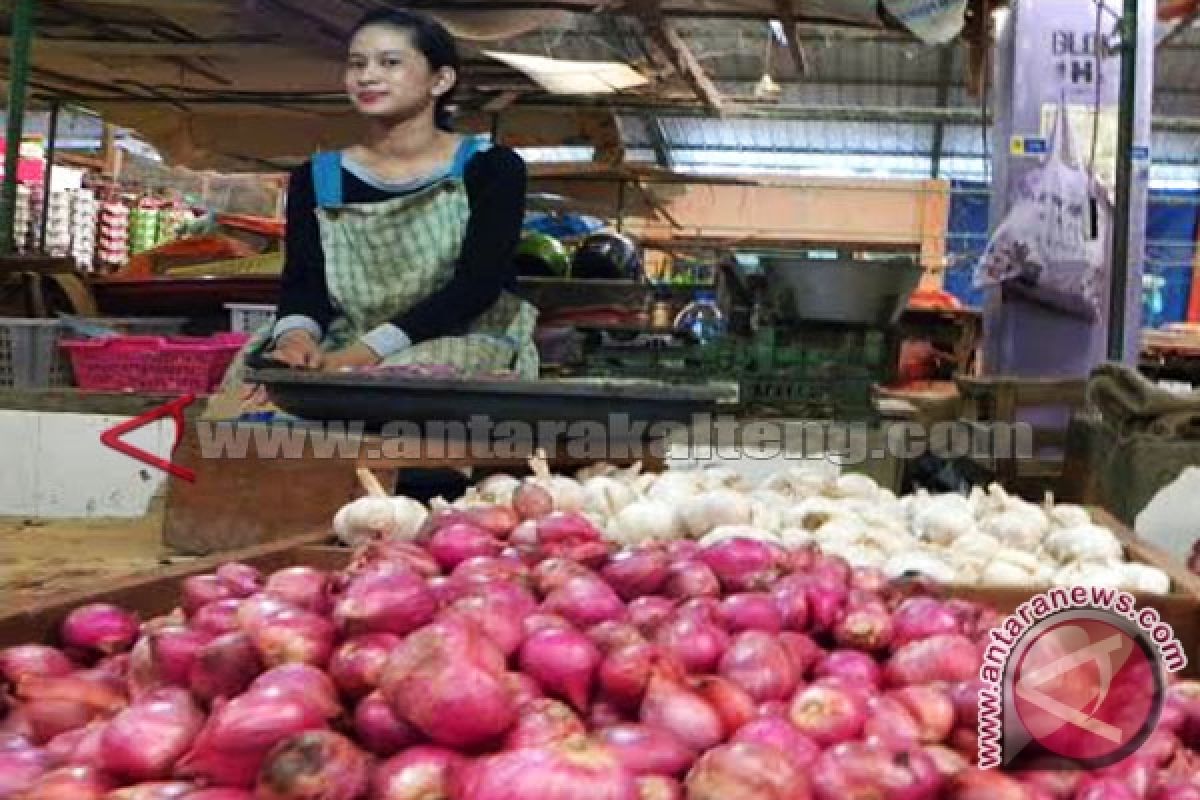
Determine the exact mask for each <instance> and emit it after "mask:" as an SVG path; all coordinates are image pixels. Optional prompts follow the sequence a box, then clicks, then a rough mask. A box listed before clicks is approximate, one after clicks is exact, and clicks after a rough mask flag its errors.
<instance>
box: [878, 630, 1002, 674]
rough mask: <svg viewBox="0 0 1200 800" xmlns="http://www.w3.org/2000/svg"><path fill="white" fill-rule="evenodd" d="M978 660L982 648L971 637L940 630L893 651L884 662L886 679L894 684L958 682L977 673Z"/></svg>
mask: <svg viewBox="0 0 1200 800" xmlns="http://www.w3.org/2000/svg"><path fill="white" fill-rule="evenodd" d="M979 664H980V653H979V650H978V649H977V648H976V647H975V644H974V643H973V642H972V641H971V640H970V639H968V638H967V637H965V636H962V635H960V634H952V633H949V634H937V635H935V636H931V637H929V638H927V639H921V640H919V641H915V642H909V643H908V644H906V645H904V646H903V647H901V648H899V649H898V650H896V651H895V652H894V653H892V657H891V658H889V659H888V661H887V664H886V665H885V666H884V679H885V680H886V681H887V683H888V684H889V685H891V686H913V685H919V684H924V683H935V682H945V683H955V682H958V681H965V680H970V679H971V678H973V677H975V676H976V675H978V674H979Z"/></svg>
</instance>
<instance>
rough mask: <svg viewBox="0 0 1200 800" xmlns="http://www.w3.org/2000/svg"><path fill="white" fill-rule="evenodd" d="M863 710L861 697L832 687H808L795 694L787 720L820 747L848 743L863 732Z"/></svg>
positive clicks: (864, 709)
mask: <svg viewBox="0 0 1200 800" xmlns="http://www.w3.org/2000/svg"><path fill="white" fill-rule="evenodd" d="M865 714H866V708H865V707H864V701H863V698H862V696H861V695H860V694H858V693H857V692H853V691H850V690H847V689H842V688H837V687H832V686H808V687H805V688H803V689H801V690H800V691H799V692H797V693H796V696H795V698H793V699H792V707H791V709H790V711H789V712H788V719H789V720H790V721H791V723H792V724H793V725H794V726H796V728H797V729H798V730H799V731H800V732H801V733H803V734H804V735H806V736H808V737H809V738H811V739H812V740H813V741H815V742H816V743H817V744H819V745H821V746H822V747H828V746H830V745H834V744H838V743H841V742H846V741H849V740H850V739H853V738H855V737H857V736H858V735H859V734H860V733H861V732H862V729H863V724H864V722H865V721H866V720H865Z"/></svg>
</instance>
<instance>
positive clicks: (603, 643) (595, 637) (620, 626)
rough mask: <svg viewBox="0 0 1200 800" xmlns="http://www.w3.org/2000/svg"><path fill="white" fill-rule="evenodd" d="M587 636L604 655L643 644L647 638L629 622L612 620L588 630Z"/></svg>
mask: <svg viewBox="0 0 1200 800" xmlns="http://www.w3.org/2000/svg"><path fill="white" fill-rule="evenodd" d="M587 636H588V638H589V639H591V640H592V641H593V642H594V643H595V645H596V646H597V647H599V648H600V651H601V652H602V653H610V652H612V651H613V650H619V649H621V648H623V647H628V646H629V645H633V644H643V643H644V642H645V641H646V637H644V636H642V633H641V631H639V630H638V629H637V628H636V627H634V626H633V625H632V624H631V623H628V622H618V621H617V620H615V619H610V620H609V621H607V622H601V623H600V624H599V625H593V626H592V627H590V628H588V629H587Z"/></svg>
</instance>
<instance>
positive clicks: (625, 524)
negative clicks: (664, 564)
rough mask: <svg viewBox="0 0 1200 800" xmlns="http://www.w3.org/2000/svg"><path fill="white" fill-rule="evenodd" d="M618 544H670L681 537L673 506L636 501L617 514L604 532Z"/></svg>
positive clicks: (649, 501)
mask: <svg viewBox="0 0 1200 800" xmlns="http://www.w3.org/2000/svg"><path fill="white" fill-rule="evenodd" d="M606 532H607V533H608V535H609V538H610V539H612V540H614V541H616V542H617V543H619V544H622V545H627V546H633V545H638V544H642V543H644V542H669V541H671V540H672V539H678V538H680V537H682V536H683V534H684V526H683V520H682V519H680V517H679V513H678V512H677V511H676V510H675V506H673V505H671V504H670V503H664V502H662V501H659V500H636V501H634V502H632V503H630V504H629V505H627V506H625V507H624V508H622V509H621V510H620V511H618V512H617V515H616V516H615V517H613V518H612V521H611V522H609V524H608V528H607V531H606Z"/></svg>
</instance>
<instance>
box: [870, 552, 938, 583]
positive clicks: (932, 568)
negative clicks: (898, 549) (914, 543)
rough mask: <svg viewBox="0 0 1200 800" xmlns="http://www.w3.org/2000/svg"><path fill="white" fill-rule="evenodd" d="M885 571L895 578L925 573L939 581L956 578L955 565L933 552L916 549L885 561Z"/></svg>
mask: <svg viewBox="0 0 1200 800" xmlns="http://www.w3.org/2000/svg"><path fill="white" fill-rule="evenodd" d="M883 572H884V574H885V575H887V576H888V577H889V578H892V579H893V580H894V579H896V578H899V577H902V576H904V575H911V574H917V575H924V576H926V577H928V578H932V579H933V580H935V581H938V582H939V583H953V582H954V580H955V575H956V573H955V571H954V567H952V566H951V565H950V564H947V563H946V562H945V561H943V560H942V559H940V558H938V557H937V556H935V555H933V554H932V553H928V552H925V551H923V550H914V551H911V552H908V553H899V554H897V555H894V556H892V557H891V558H889V559H888V560H887V561H885V562H884V563H883Z"/></svg>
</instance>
